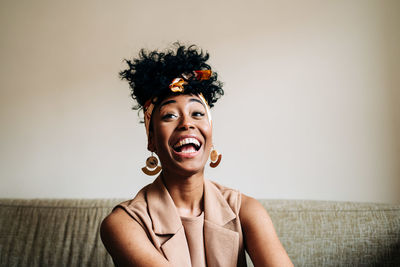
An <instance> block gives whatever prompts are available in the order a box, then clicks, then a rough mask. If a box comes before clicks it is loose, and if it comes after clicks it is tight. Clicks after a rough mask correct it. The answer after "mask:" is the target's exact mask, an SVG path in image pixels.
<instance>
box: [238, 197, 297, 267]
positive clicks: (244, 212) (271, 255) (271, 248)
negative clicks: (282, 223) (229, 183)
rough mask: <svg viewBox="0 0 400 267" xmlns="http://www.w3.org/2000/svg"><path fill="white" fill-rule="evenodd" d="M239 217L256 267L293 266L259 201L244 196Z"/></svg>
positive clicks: (247, 246)
mask: <svg viewBox="0 0 400 267" xmlns="http://www.w3.org/2000/svg"><path fill="white" fill-rule="evenodd" d="M239 217H240V224H241V226H242V230H243V235H244V237H245V240H246V249H247V252H248V253H249V255H250V258H251V259H252V261H253V263H254V266H293V265H292V263H291V261H290V259H289V257H288V255H287V253H286V251H285V249H284V248H283V246H282V244H281V243H280V241H279V238H278V236H277V234H276V232H275V228H274V226H273V224H272V220H271V218H270V217H269V215H268V213H267V211H266V209H265V208H264V207H263V206H262V205H261V203H260V202H259V201H257V200H256V199H254V198H252V197H249V196H246V195H244V194H242V208H241V209H240V214H239Z"/></svg>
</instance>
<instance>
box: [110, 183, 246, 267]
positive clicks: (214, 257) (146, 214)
mask: <svg viewBox="0 0 400 267" xmlns="http://www.w3.org/2000/svg"><path fill="white" fill-rule="evenodd" d="M203 199H204V212H203V213H204V214H203V216H204V219H203V220H202V222H203V227H202V229H200V228H201V227H198V226H195V227H194V228H195V230H193V229H192V227H191V226H190V223H187V222H186V221H185V220H184V221H185V222H183V224H182V220H181V217H180V216H179V213H178V211H177V209H176V207H175V204H174V202H173V200H172V198H171V196H170V194H169V192H168V190H167V188H166V187H165V185H164V183H163V181H162V179H161V178H160V177H158V178H157V179H156V180H155V181H154V182H153V183H152V184H149V185H147V186H145V187H144V188H142V189H141V190H140V191H139V193H138V194H137V195H136V196H135V198H134V199H132V200H128V201H125V202H122V203H120V204H119V205H117V206H116V207H115V208H117V207H119V208H122V209H124V210H125V211H126V212H127V213H128V214H129V215H130V216H131V217H132V219H133V220H135V221H136V222H137V223H138V224H139V225H140V226H141V227H142V228H143V230H144V231H145V233H146V234H147V236H148V238H149V241H150V242H151V243H152V244H153V245H154V247H155V248H156V249H157V250H158V251H159V252H160V254H161V255H163V256H164V257H165V258H166V259H167V260H168V261H169V262H170V263H171V264H172V265H173V266H179V267H191V266H192V261H193V264H197V263H198V259H199V257H198V256H197V255H194V254H193V253H194V251H195V250H197V249H196V248H197V247H199V246H201V245H199V244H197V243H196V244H194V243H192V241H193V240H194V239H196V240H197V239H203V242H204V244H203V248H204V254H205V261H204V262H205V264H206V265H207V266H210V267H245V266H247V265H246V257H245V250H244V244H243V233H242V228H241V224H240V219H239V211H240V205H241V194H240V193H239V191H237V190H234V189H230V188H227V187H224V186H221V185H219V184H217V183H215V182H212V181H210V180H207V179H204V197H203ZM196 223H197V222H196ZM184 225H186V228H185V226H184ZM188 225H189V227H188ZM196 229H197V230H196ZM199 230H203V235H201V233H199V232H198V231H199ZM193 231H194V232H193ZM192 233H193V236H195V237H196V238H192ZM132 238H134V237H132ZM195 247H196V248H195ZM200 254H201V253H200ZM200 262H201V260H200ZM194 266H196V265H194ZM203 266H204V265H203Z"/></svg>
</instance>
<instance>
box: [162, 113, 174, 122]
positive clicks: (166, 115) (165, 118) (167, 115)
mask: <svg viewBox="0 0 400 267" xmlns="http://www.w3.org/2000/svg"><path fill="white" fill-rule="evenodd" d="M177 117H178V116H176V115H175V114H174V113H167V114H165V115H163V116H162V117H161V119H162V120H164V121H168V120H172V119H175V118H177Z"/></svg>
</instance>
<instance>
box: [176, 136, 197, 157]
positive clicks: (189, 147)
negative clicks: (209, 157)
mask: <svg viewBox="0 0 400 267" xmlns="http://www.w3.org/2000/svg"><path fill="white" fill-rule="evenodd" d="M200 147H201V143H200V141H199V140H197V139H196V138H193V137H186V138H182V139H180V140H179V141H178V142H177V143H176V144H175V145H174V146H173V149H174V150H175V151H176V152H179V153H184V154H189V153H194V152H197V151H199V149H200Z"/></svg>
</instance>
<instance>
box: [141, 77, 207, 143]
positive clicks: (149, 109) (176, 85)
mask: <svg viewBox="0 0 400 267" xmlns="http://www.w3.org/2000/svg"><path fill="white" fill-rule="evenodd" d="M211 74H212V72H211V70H195V71H193V72H192V73H185V74H182V75H181V76H182V77H181V78H175V79H173V80H172V82H171V83H170V85H169V89H171V91H172V92H174V93H182V92H183V91H184V86H185V85H186V84H187V81H188V80H189V79H190V78H192V77H193V76H194V78H195V79H197V80H200V81H202V80H208V79H210V77H211ZM198 96H199V98H200V100H201V102H203V104H204V107H205V108H206V112H207V116H208V120H209V122H210V125H212V120H211V112H210V107H209V105H208V103H207V101H206V99H205V98H204V96H203V94H201V93H200V94H199V95H198ZM155 102H157V97H154V98H151V99H149V100H147V102H146V103H145V104H144V106H143V112H144V125H145V127H146V134H147V137H148V136H149V131H150V121H151V116H152V114H153V110H154V104H155Z"/></svg>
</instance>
